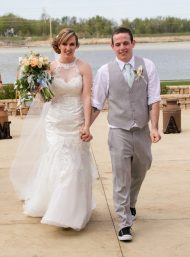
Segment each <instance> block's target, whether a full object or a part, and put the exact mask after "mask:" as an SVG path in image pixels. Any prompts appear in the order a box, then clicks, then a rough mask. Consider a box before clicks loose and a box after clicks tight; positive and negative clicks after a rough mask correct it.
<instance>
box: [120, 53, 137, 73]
mask: <svg viewBox="0 0 190 257" xmlns="http://www.w3.org/2000/svg"><path fill="white" fill-rule="evenodd" d="M115 60H116V62H117V63H118V65H119V68H120V70H121V71H122V70H123V69H124V66H125V64H126V62H123V61H121V60H119V59H118V58H117V57H116V58H115ZM127 63H129V64H131V66H132V68H133V69H134V67H135V58H134V56H132V58H131V60H130V61H129V62H127Z"/></svg>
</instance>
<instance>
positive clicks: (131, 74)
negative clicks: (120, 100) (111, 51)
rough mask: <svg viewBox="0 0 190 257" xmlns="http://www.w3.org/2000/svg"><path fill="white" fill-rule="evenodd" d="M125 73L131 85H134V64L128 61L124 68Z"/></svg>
mask: <svg viewBox="0 0 190 257" xmlns="http://www.w3.org/2000/svg"><path fill="white" fill-rule="evenodd" d="M123 75H124V77H125V80H126V81H127V83H128V85H129V87H132V85H133V82H134V78H135V74H134V71H133V68H132V65H131V64H130V63H126V64H125V65H124V68H123Z"/></svg>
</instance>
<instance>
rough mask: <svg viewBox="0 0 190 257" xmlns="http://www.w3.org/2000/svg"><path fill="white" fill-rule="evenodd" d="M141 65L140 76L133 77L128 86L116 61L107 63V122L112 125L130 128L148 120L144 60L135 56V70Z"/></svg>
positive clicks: (142, 125)
mask: <svg viewBox="0 0 190 257" xmlns="http://www.w3.org/2000/svg"><path fill="white" fill-rule="evenodd" d="M140 65H142V68H143V74H142V77H137V76H136V77H135V80H134V82H133V85H132V87H131V88H130V87H129V85H128V83H127V82H126V81H125V79H124V76H123V74H122V71H121V70H120V68H119V65H118V63H117V62H116V61H113V62H110V63H109V64H108V70H109V91H108V103H109V108H108V122H109V124H111V125H112V126H116V127H119V128H122V129H126V130H130V129H131V127H132V126H133V124H134V123H135V124H137V126H138V127H139V128H142V127H144V126H145V125H146V124H147V123H148V121H149V111H148V92H147V91H148V75H147V71H146V67H145V64H144V60H143V59H142V58H140V57H136V56H135V70H137V68H138V67H139V66H140Z"/></svg>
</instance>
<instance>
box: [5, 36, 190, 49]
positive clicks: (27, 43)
mask: <svg viewBox="0 0 190 257" xmlns="http://www.w3.org/2000/svg"><path fill="white" fill-rule="evenodd" d="M134 39H135V41H136V42H137V43H168V42H189V41H190V35H184V36H162V37H134ZM79 42H80V44H81V45H96V44H110V38H81V39H79ZM50 44H51V40H50V39H49V40H44V41H28V40H25V41H23V42H20V43H19V42H17V43H12V42H8V43H7V42H4V41H0V48H5V47H7V48H9V47H40V46H42V47H43V46H49V45H50Z"/></svg>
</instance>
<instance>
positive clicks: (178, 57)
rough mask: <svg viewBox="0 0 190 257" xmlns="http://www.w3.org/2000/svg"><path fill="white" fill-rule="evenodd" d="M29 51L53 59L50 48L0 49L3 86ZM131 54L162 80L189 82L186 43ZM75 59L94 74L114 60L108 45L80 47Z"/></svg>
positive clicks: (138, 47)
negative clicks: (150, 66)
mask: <svg viewBox="0 0 190 257" xmlns="http://www.w3.org/2000/svg"><path fill="white" fill-rule="evenodd" d="M30 51H35V52H39V53H41V54H42V55H45V56H48V57H49V59H50V60H54V59H55V58H57V56H56V55H55V54H54V52H53V50H52V49H51V47H20V48H0V72H1V75H2V80H3V82H4V83H14V81H15V78H16V71H17V67H18V57H20V56H24V54H26V53H30ZM134 53H135V54H136V55H139V56H142V57H146V58H149V59H151V60H152V61H153V62H154V63H155V65H156V67H157V69H158V72H159V75H160V78H161V79H162V80H170V79H189V78H190V43H189V42H175V43H145V44H144V43H141V44H137V45H136V46H135V48H134ZM76 55H77V57H79V58H81V59H83V60H86V61H87V62H89V63H90V64H91V66H92V68H93V73H94V74H95V73H96V71H97V69H98V68H99V67H100V66H101V65H103V64H105V63H107V62H109V61H111V60H113V58H114V53H113V51H112V49H111V47H110V46H109V45H82V46H80V48H79V49H78V50H77V52H76Z"/></svg>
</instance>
